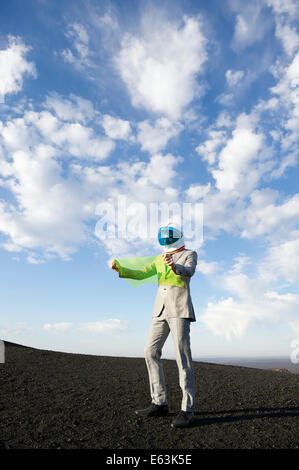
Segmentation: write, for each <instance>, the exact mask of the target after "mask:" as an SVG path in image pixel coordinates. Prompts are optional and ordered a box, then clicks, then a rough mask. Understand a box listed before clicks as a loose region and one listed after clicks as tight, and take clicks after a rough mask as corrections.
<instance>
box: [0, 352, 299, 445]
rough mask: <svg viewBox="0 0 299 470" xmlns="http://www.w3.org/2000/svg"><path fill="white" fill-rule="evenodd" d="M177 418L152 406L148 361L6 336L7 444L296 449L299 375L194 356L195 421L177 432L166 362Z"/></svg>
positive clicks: (173, 375) (3, 435)
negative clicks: (148, 412)
mask: <svg viewBox="0 0 299 470" xmlns="http://www.w3.org/2000/svg"><path fill="white" fill-rule="evenodd" d="M164 368H165V375H166V382H167V390H168V396H169V405H170V415H169V416H167V417H164V418H147V419H142V418H139V417H137V416H136V415H135V413H134V410H135V409H136V408H140V407H145V406H147V405H149V402H150V398H149V392H148V388H149V387H148V377H147V370H146V366H145V362H144V359H142V358H140V359H139V358H136V359H135V358H120V357H105V356H90V355H81V354H67V353H61V352H53V351H44V350H39V349H34V348H27V347H23V346H19V345H14V344H12V343H6V362H5V364H0V391H1V393H0V448H3V449H4V448H8V449H32V448H34V449H57V448H60V449H68V448H69V449H74V448H89V449H92V448H94V449H203V448H205V449H220V448H230V449H237V448H239V449H244V448H250V449H257V448H263V449H274V448H279V449H287V448H289V449H290V448H297V449H298V448H299V420H298V417H299V375H297V374H290V373H284V372H274V371H267V370H260V369H252V368H247V367H237V366H227V365H225V366H224V365H216V364H209V363H198V362H195V363H194V368H195V379H196V392H197V410H196V420H195V422H194V425H192V427H190V428H188V429H173V428H172V427H171V426H170V423H171V421H172V418H173V416H175V414H176V413H177V412H178V411H179V407H180V401H181V391H180V388H179V385H178V371H177V366H176V363H175V361H172V360H164Z"/></svg>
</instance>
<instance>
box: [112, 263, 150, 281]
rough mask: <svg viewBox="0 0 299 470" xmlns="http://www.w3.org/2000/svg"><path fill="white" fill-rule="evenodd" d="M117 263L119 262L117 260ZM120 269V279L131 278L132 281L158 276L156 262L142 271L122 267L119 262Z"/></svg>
mask: <svg viewBox="0 0 299 470" xmlns="http://www.w3.org/2000/svg"><path fill="white" fill-rule="evenodd" d="M116 261H117V260H116ZM117 264H118V267H119V277H124V278H130V279H147V278H148V277H151V276H154V275H155V274H157V268H156V264H155V262H153V263H151V264H148V265H147V266H145V267H144V268H142V269H131V268H125V267H124V266H121V265H120V263H119V262H118V261H117Z"/></svg>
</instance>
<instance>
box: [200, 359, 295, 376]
mask: <svg viewBox="0 0 299 470" xmlns="http://www.w3.org/2000/svg"><path fill="white" fill-rule="evenodd" d="M193 360H194V361H197V362H209V363H214V364H224V365H231V366H241V367H254V368H256V369H287V370H288V371H290V372H292V373H293V374H299V363H298V364H293V363H292V362H291V360H290V358H289V357H286V356H285V357H241V358H236V357H221V358H219V357H212V356H211V357H201V358H195V359H193Z"/></svg>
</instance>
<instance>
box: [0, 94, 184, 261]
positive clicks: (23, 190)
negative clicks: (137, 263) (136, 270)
mask: <svg viewBox="0 0 299 470" xmlns="http://www.w3.org/2000/svg"><path fill="white" fill-rule="evenodd" d="M50 98H51V99H50V100H46V102H45V104H44V105H42V111H35V110H34V108H31V110H30V111H25V112H24V114H23V115H22V117H19V118H14V119H13V118H8V119H7V121H4V122H3V123H1V129H2V132H1V136H0V144H1V145H0V148H2V149H3V151H1V152H0V169H1V178H0V185H1V186H2V187H4V188H5V189H6V190H7V191H9V193H10V195H11V196H12V198H11V202H9V200H7V201H6V202H5V201H4V200H2V201H1V202H0V232H2V234H3V235H5V236H6V240H4V241H3V243H2V246H3V248H5V249H7V250H9V251H10V252H12V251H16V252H21V251H24V252H25V254H26V256H27V261H28V262H30V263H40V262H43V261H44V260H45V259H48V258H49V257H53V256H60V257H61V258H63V259H69V258H70V256H71V255H72V254H73V253H74V252H75V251H76V250H77V249H78V248H79V246H80V245H82V244H84V243H87V242H91V243H92V242H96V241H97V240H96V238H95V235H94V227H95V224H96V222H97V220H98V216H97V214H96V212H95V209H96V207H97V204H98V203H100V202H102V201H110V202H111V204H114V205H115V206H116V205H117V198H118V196H119V195H121V194H123V195H126V196H127V198H128V204H133V203H136V194H137V195H138V202H142V203H144V204H146V205H147V204H149V203H150V202H152V201H161V200H163V201H165V202H168V201H170V202H171V201H176V200H177V199H178V189H177V188H176V187H175V185H174V184H173V182H174V179H175V177H176V175H177V173H176V169H175V167H176V165H177V164H178V163H179V162H181V161H182V159H181V157H174V156H173V155H171V154H166V155H162V154H154V155H152V156H151V158H150V159H149V161H148V162H143V161H140V160H138V159H135V160H133V161H132V160H131V161H122V160H120V161H119V162H118V163H116V164H113V165H110V166H108V165H107V164H106V165H100V164H99V159H100V160H101V159H102V158H104V157H105V156H107V155H108V154H109V152H110V151H111V149H112V148H113V145H114V144H113V142H112V141H111V140H109V139H106V138H103V137H102V136H98V134H97V132H98V130H97V129H96V128H94V127H93V125H92V121H90V120H89V115H90V112H91V110H92V108H91V107H90V106H88V104H89V103H83V104H84V106H83V105H82V102H81V101H80V100H77V99H76V98H75V97H71V99H67V98H63V99H61V103H60V102H59V99H60V98H61V97H60V96H55V99H54V100H53V96H51V97H50ZM60 104H61V106H60ZM45 107H46V109H44V108H45ZM71 110H72V120H71V121H69V120H67V119H68V118H71V115H70V111H71ZM54 111H55V113H54ZM75 117H76V118H77V119H78V121H76V119H75ZM95 117H96V119H95V122H98V119H97V117H98V115H97V114H95ZM79 121H80V122H79ZM105 142H107V144H106V147H105ZM131 215H132V217H133V215H134V214H133V213H132V214H131ZM101 242H102V243H103V246H104V248H105V249H106V250H107V251H108V252H109V253H111V251H112V250H113V249H114V248H117V249H118V250H122V252H126V251H128V249H130V250H131V249H133V248H132V247H134V248H135V247H136V249H139V248H140V243H141V245H142V246H143V247H144V248H148V247H150V246H153V240H150V241H148V240H147V241H146V242H145V243H144V244H143V242H142V240H141V239H140V237H139V238H138V237H137V238H136V239H135V240H134V242H133V244H131V243H130V241H127V240H125V241H124V243H122V244H121V246H119V243H118V242H117V241H111V240H109V239H105V240H101ZM118 254H119V255H120V254H121V251H119V253H118Z"/></svg>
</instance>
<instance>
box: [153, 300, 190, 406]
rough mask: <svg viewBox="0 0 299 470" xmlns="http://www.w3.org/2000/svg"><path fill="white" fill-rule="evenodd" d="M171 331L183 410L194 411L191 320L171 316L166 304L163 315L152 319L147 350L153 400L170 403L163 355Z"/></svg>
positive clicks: (157, 403)
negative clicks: (163, 348) (162, 359)
mask: <svg viewBox="0 0 299 470" xmlns="http://www.w3.org/2000/svg"><path fill="white" fill-rule="evenodd" d="M169 332H171V334H172V337H173V341H174V346H175V356H176V362H177V366H178V370H179V381H180V387H181V389H182V393H183V398H182V404H181V409H182V410H183V411H194V407H195V403H194V399H195V384H194V373H193V364H192V356H191V348H190V320H188V319H186V318H176V317H170V316H169V314H168V312H167V310H166V308H165V307H164V309H163V311H162V313H161V315H160V316H159V317H154V318H153V319H152V323H151V326H150V330H149V335H148V339H147V343H146V347H145V351H144V352H145V361H146V365H147V369H148V374H149V382H150V392H151V398H152V402H153V403H155V404H156V405H164V404H166V403H167V393H166V386H165V377H164V371H163V365H162V361H161V354H162V347H163V345H164V343H165V341H166V339H167V337H168V335H169Z"/></svg>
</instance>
